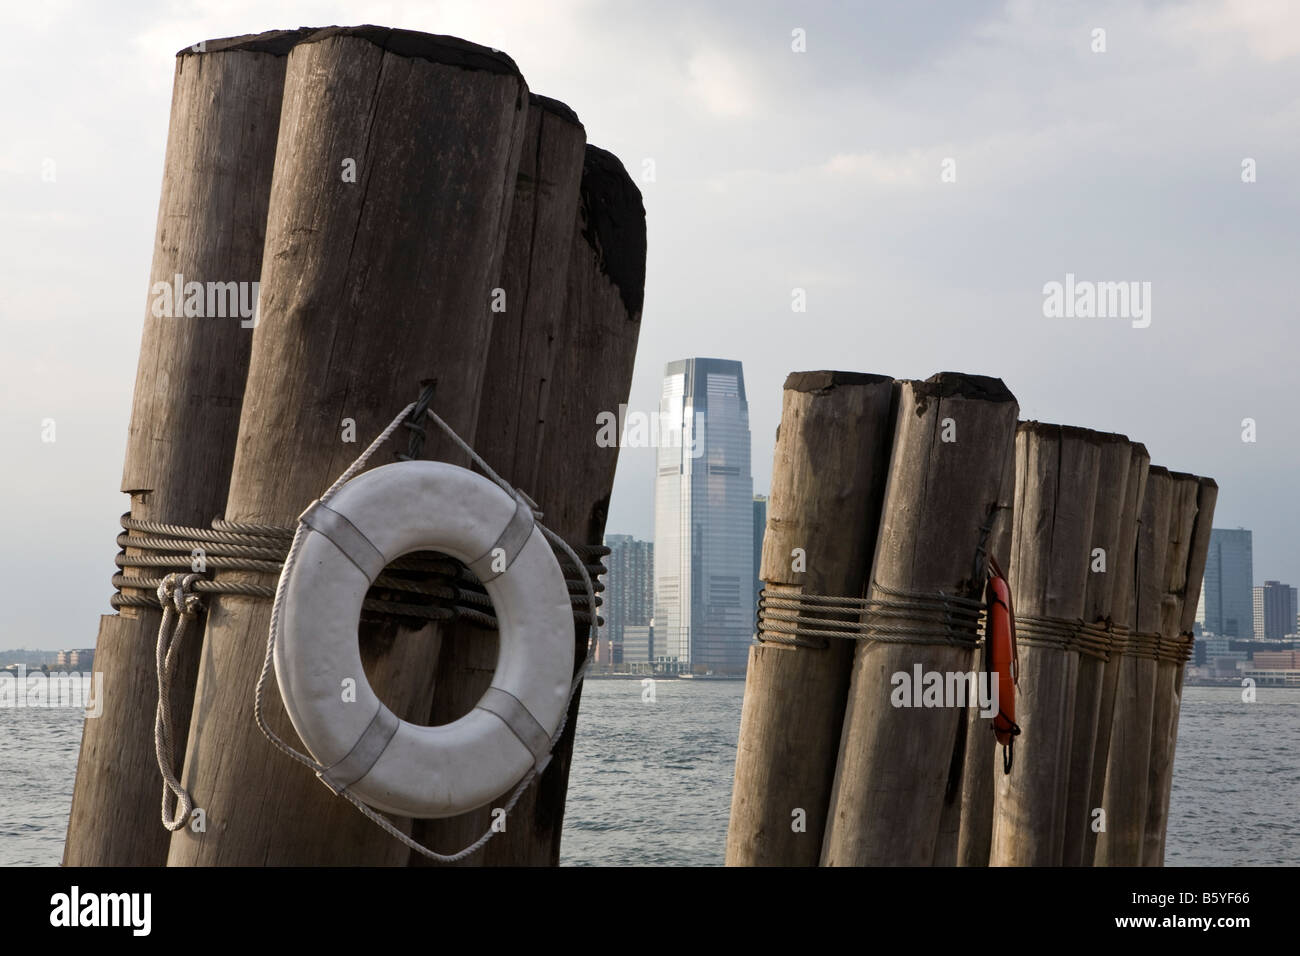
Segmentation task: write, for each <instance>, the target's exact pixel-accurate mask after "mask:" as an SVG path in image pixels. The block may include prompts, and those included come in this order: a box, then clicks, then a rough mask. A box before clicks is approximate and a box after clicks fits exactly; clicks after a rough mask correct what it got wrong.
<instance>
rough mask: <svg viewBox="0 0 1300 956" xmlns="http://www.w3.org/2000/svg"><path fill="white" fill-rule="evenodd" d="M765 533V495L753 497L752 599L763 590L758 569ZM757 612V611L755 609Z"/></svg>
mask: <svg viewBox="0 0 1300 956" xmlns="http://www.w3.org/2000/svg"><path fill="white" fill-rule="evenodd" d="M766 531H767V495H754V597H755V600H757V598H758V592H759V591H761V590H763V579H762V578H761V577H759V569H760V568H761V567H762V563H763V534H764V533H765V532H766ZM755 610H757V609H755Z"/></svg>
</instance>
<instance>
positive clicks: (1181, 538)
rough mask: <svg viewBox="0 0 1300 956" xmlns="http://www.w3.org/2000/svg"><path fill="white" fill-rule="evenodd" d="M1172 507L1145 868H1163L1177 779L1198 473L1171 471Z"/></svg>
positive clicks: (1149, 765)
mask: <svg viewBox="0 0 1300 956" xmlns="http://www.w3.org/2000/svg"><path fill="white" fill-rule="evenodd" d="M1171 478H1172V480H1173V484H1172V488H1173V492H1172V494H1173V505H1172V507H1171V510H1170V521H1169V544H1168V548H1167V551H1166V555H1165V571H1164V576H1163V577H1164V594H1163V595H1162V599H1161V608H1160V637H1161V641H1162V645H1161V647H1162V652H1161V658H1160V660H1159V661H1158V662H1157V666H1156V693H1155V704H1154V708H1153V712H1152V717H1151V753H1150V756H1149V757H1148V763H1147V819H1146V824H1145V825H1144V827H1143V830H1142V865H1143V866H1159V865H1160V864H1161V860H1162V857H1163V847H1164V835H1165V811H1166V809H1167V808H1168V793H1169V788H1170V784H1171V782H1172V780H1173V772H1174V767H1173V759H1174V742H1175V738H1176V736H1177V733H1178V717H1177V714H1178V709H1177V704H1178V689H1177V683H1178V680H1177V678H1178V674H1179V673H1180V672H1181V671H1182V669H1183V664H1182V661H1181V660H1179V656H1180V651H1181V640H1180V631H1179V628H1180V626H1181V624H1182V617H1183V598H1184V596H1185V595H1186V593H1187V571H1188V563H1189V561H1190V557H1191V548H1192V534H1193V530H1194V528H1195V525H1196V503H1197V493H1198V491H1199V487H1200V482H1199V479H1198V478H1197V477H1196V476H1195V475H1188V474H1184V473H1181V472H1173V473H1171Z"/></svg>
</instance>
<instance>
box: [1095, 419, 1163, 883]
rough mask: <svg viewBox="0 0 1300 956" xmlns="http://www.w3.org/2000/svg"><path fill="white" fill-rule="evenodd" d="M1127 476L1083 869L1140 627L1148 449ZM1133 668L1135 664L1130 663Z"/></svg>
mask: <svg viewBox="0 0 1300 956" xmlns="http://www.w3.org/2000/svg"><path fill="white" fill-rule="evenodd" d="M1129 452H1130V455H1129V466H1128V476H1127V480H1126V481H1125V483H1124V500H1123V505H1122V508H1121V510H1120V518H1119V534H1118V536H1117V538H1116V545H1115V552H1114V556H1113V561H1112V562H1111V564H1110V568H1111V570H1110V572H1108V573H1110V574H1112V575H1113V577H1112V579H1111V588H1112V590H1111V598H1110V604H1111V620H1112V622H1113V623H1114V625H1115V626H1116V628H1117V630H1116V632H1115V635H1114V644H1113V645H1112V646H1111V652H1110V660H1108V661H1107V662H1106V666H1105V667H1104V668H1103V670H1102V682H1101V693H1100V700H1099V702H1098V706H1097V739H1096V742H1095V744H1094V746H1093V758H1092V782H1091V785H1090V786H1089V790H1088V792H1089V796H1088V821H1087V823H1088V827H1087V831H1086V832H1085V834H1084V840H1085V842H1084V849H1083V854H1082V863H1083V865H1085V866H1086V865H1091V864H1092V863H1093V862H1094V861H1095V859H1096V850H1097V836H1098V834H1099V833H1100V830H1099V829H1098V827H1099V826H1101V825H1104V820H1100V819H1098V818H1095V811H1096V810H1097V809H1098V808H1101V806H1102V799H1103V796H1104V794H1105V786H1106V762H1107V759H1108V757H1109V755H1110V740H1111V728H1112V721H1113V720H1114V715H1115V691H1116V688H1117V686H1118V683H1119V673H1120V669H1121V666H1122V661H1123V658H1124V654H1125V653H1126V651H1127V646H1128V644H1127V642H1128V634H1129V633H1130V632H1131V631H1132V630H1133V629H1135V628H1136V626H1137V619H1136V616H1135V615H1136V613H1137V606H1136V603H1135V598H1136V595H1135V593H1134V582H1135V579H1136V573H1137V569H1136V562H1137V534H1138V517H1139V515H1140V513H1141V510H1142V502H1143V500H1144V498H1145V496H1146V486H1147V470H1148V468H1149V467H1150V464H1151V456H1150V455H1149V454H1148V453H1147V450H1146V446H1144V445H1141V444H1139V443H1136V442H1133V443H1131V444H1130V448H1129ZM1128 666H1129V667H1131V666H1132V662H1130V663H1129V665H1128Z"/></svg>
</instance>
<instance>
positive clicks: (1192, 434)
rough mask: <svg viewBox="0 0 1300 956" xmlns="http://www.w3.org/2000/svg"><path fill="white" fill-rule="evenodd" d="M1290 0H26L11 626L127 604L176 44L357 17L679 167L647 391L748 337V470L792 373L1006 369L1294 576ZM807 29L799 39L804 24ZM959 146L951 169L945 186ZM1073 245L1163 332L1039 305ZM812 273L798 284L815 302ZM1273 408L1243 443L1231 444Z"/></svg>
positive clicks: (648, 323) (656, 211)
mask: <svg viewBox="0 0 1300 956" xmlns="http://www.w3.org/2000/svg"><path fill="white" fill-rule="evenodd" d="M1290 7H1291V8H1290V9H1288V4H1286V3H1285V2H1281V0H1279V2H1273V0H1253V2H1243V3H1240V4H1233V3H1223V2H1219V0H1213V2H1192V3H1185V4H1174V3H1170V4H1161V3H1149V4H1135V3H1132V2H1118V3H1105V2H1099V3H1088V4H1072V3H1059V2H1054V3H1046V2H1045V3H1032V2H1012V3H975V2H952V3H946V4H933V5H931V4H923V3H915V2H914V3H903V2H900V3H854V4H849V3H843V4H838V3H822V4H797V3H775V2H761V3H754V2H746V3H730V4H724V3H720V2H705V0H670V2H655V3H650V2H648V0H642V2H613V0H605V2H602V0H547V2H545V3H535V2H530V0H519V2H492V0H466V2H457V3H436V2H428V3H364V2H363V3H325V2H301V3H277V2H275V0H257V2H249V0H203V2H171V3H150V2H138V3H136V2H122V3H114V4H98V3H91V2H84V0H83V2H79V3H74V2H66V0H42V2H40V3H28V4H15V5H10V6H9V7H7V8H6V11H5V17H6V25H5V27H6V28H5V30H4V31H3V35H0V89H3V90H4V95H3V99H2V103H3V105H2V106H0V129H2V130H3V135H2V136H0V224H2V226H3V228H0V329H2V330H3V335H4V345H3V351H2V352H0V354H2V355H3V368H0V390H3V391H2V392H0V394H2V395H3V404H2V405H0V447H3V448H4V467H3V468H2V469H0V490H3V492H4V494H3V501H4V502H5V504H6V505H7V507H8V514H7V515H6V521H5V547H4V548H3V551H2V552H0V579H3V581H4V586H3V589H2V591H0V597H2V599H0V647H13V646H28V647H48V648H54V647H77V646H87V645H89V644H91V643H92V642H93V639H94V635H95V631H96V616H97V615H98V614H100V613H105V612H107V611H108V597H109V595H110V594H111V591H112V589H111V586H110V585H109V577H110V575H111V574H112V572H113V563H112V558H113V555H114V553H115V552H116V550H117V549H116V545H115V544H114V541H113V539H114V537H115V535H116V533H117V530H118V529H117V516H118V515H119V514H120V513H121V512H122V511H124V510H126V506H127V500H126V498H125V497H124V496H123V495H121V494H120V493H119V492H118V486H119V480H120V477H121V467H122V455H123V451H124V448H125V437H126V426H127V417H128V414H129V411H130V400H131V389H132V386H133V384H134V380H135V368H136V353H137V350H138V347H139V340H140V328H141V323H142V320H143V316H144V307H145V296H146V291H147V289H146V286H147V281H148V277H149V263H150V257H151V255H152V249H153V237H154V227H155V218H156V214H157V203H158V194H159V188H160V185H161V174H162V160H163V149H164V146H165V142H166V132H167V118H168V109H169V102H170V92H171V82H172V74H173V56H174V54H175V51H176V50H178V49H179V48H181V47H182V46H186V45H189V44H191V43H194V42H196V41H198V40H201V39H205V38H212V37H220V36H229V35H233V34H240V33H251V32H257V31H261V30H268V29H275V28H284V27H296V26H300V25H311V26H325V25H328V24H334V23H341V24H355V23H378V24H382V25H386V26H394V27H404V28H408V29H415V30H425V31H429V32H434V33H450V34H455V35H458V36H462V37H465V38H467V39H470V40H473V41H476V42H478V43H483V44H486V45H489V46H494V47H497V48H499V49H502V50H504V51H505V52H507V53H509V54H510V55H511V56H512V57H514V59H515V60H516V62H517V63H518V64H519V66H520V68H521V70H522V71H523V73H524V76H525V77H526V79H527V81H528V83H529V86H530V88H531V89H532V90H534V91H535V92H539V93H544V94H546V95H548V96H552V97H556V98H559V99H561V100H564V101H565V102H567V103H568V104H569V105H570V106H572V107H573V108H574V109H575V110H576V111H577V112H578V114H579V116H580V117H581V118H582V120H583V122H584V124H585V126H586V128H587V135H588V139H589V141H590V142H592V143H595V144H597V145H600V146H603V147H605V148H607V149H610V150H612V151H613V152H615V153H616V154H617V155H618V156H620V157H621V158H622V159H623V161H624V163H625V164H626V165H627V167H628V169H629V170H630V171H631V172H632V173H633V174H634V175H639V174H640V172H641V170H642V169H643V161H644V160H645V159H653V160H654V167H655V173H656V179H655V181H654V182H642V183H641V188H642V191H643V193H644V196H645V205H646V211H647V216H648V222H649V261H648V268H647V276H646V299H645V313H644V321H643V326H642V333H641V343H640V351H639V354H638V357H637V363H636V375H635V379H634V382H633V389H632V407H633V408H634V409H643V410H653V409H654V408H655V407H656V402H657V397H658V388H659V379H660V376H661V375H662V371H663V366H664V364H665V363H666V362H668V361H671V360H673V359H678V358H685V357H690V356H712V357H719V358H733V359H740V360H741V361H742V362H743V363H744V368H745V380H746V386H747V389H748V393H749V402H750V417H751V423H752V427H753V449H754V485H755V490H756V491H759V492H764V491H766V490H767V486H768V481H769V476H770V473H771V458H772V447H773V438H774V432H775V428H776V425H777V421H778V418H779V414H780V402H781V384H782V381H783V380H784V377H785V375H786V373H788V372H790V371H792V370H796V369H816V368H848V369H855V370H861V371H868V372H879V373H887V374H890V375H893V376H896V377H900V378H902V377H909V378H923V377H925V376H928V375H930V374H932V373H933V372H936V371H939V370H946V369H952V370H958V371H968V372H979V373H983V374H988V375H997V376H1000V377H1002V378H1003V379H1004V380H1005V381H1006V383H1007V384H1008V385H1009V386H1010V388H1011V389H1012V391H1013V392H1014V393H1015V394H1016V396H1017V398H1018V399H1019V402H1020V409H1021V417H1022V418H1037V419H1040V420H1044V421H1056V422H1065V423H1069V424H1075V425H1083V426H1087V427H1091V428H1098V429H1104V430H1108V431H1119V432H1123V433H1125V434H1127V435H1129V436H1130V437H1132V438H1134V439H1136V440H1140V441H1142V442H1144V443H1145V444H1146V445H1147V447H1148V448H1149V449H1150V451H1151V455H1152V460H1153V463H1155V464H1161V465H1166V466H1168V467H1171V468H1174V469H1177V470H1182V471H1192V472H1196V473H1198V474H1206V475H1211V476H1213V477H1215V478H1216V479H1217V480H1218V481H1219V484H1220V486H1221V491H1220V495H1219V503H1218V510H1217V513H1216V517H1215V525H1216V526H1218V527H1237V526H1243V527H1247V528H1252V529H1253V530H1254V532H1255V565H1254V567H1255V579H1256V582H1257V583H1259V582H1262V581H1263V580H1264V579H1265V578H1266V577H1267V578H1280V579H1282V580H1284V581H1287V582H1289V583H1292V584H1295V583H1298V582H1300V547H1297V538H1298V536H1300V514H1298V512H1300V509H1298V508H1297V506H1296V496H1297V492H1296V487H1297V484H1298V482H1300V451H1298V449H1300V425H1298V424H1297V420H1296V416H1297V404H1298V403H1297V395H1296V383H1297V377H1298V376H1297V371H1296V367H1297V360H1298V357H1297V349H1296V345H1297V338H1298V336H1297V332H1296V331H1295V326H1296V311H1297V301H1298V300H1300V296H1298V294H1297V293H1298V291H1300V290H1298V288H1297V287H1298V286H1300V268H1297V263H1298V261H1300V255H1298V253H1300V248H1298V245H1297V223H1300V217H1298V216H1297V213H1298V212H1300V209H1298V208H1297V207H1298V206H1300V187H1298V186H1297V170H1300V139H1298V137H1300V4H1295V5H1290ZM796 29H801V30H803V31H805V35H806V52H803V53H797V52H794V51H793V50H792V49H791V45H792V31H794V30H796ZM1097 29H1103V30H1104V31H1105V47H1106V49H1105V52H1102V53H1098V52H1093V49H1092V48H1093V46H1094V45H1095V43H1096V40H1095V36H1096V34H1094V31H1095V30H1097ZM947 159H951V160H953V165H952V166H951V167H950V168H953V169H955V172H956V180H955V182H943V181H941V173H942V171H943V168H944V166H943V164H944V162H945V160H947ZM1246 159H1252V160H1254V162H1255V169H1256V174H1257V181H1256V182H1254V183H1243V181H1242V164H1243V161H1244V160H1246ZM46 160H53V163H54V165H53V169H54V170H55V177H54V180H55V181H54V182H44V181H42V175H41V174H42V169H43V164H44V163H45V161H46ZM1066 273H1073V274H1075V275H1076V276H1077V277H1078V279H1080V280H1094V281H1138V282H1150V283H1151V303H1150V305H1151V315H1150V318H1151V322H1150V326H1149V327H1147V328H1134V327H1133V323H1132V322H1131V321H1129V320H1126V319H1123V318H1086V319H1085V318H1046V317H1044V309H1043V300H1044V296H1043V287H1044V284H1045V283H1049V282H1052V281H1058V282H1063V281H1064V279H1065V276H1066ZM795 288H802V289H805V290H806V295H807V312H806V313H804V314H799V315H796V314H794V313H792V311H791V295H792V290H793V289H795ZM1248 417H1249V418H1253V419H1255V421H1256V423H1257V437H1258V440H1257V441H1256V442H1255V443H1244V442H1243V441H1242V440H1241V435H1242V420H1243V419H1244V418H1248ZM47 418H53V419H54V420H55V422H56V436H57V440H56V441H55V442H53V443H46V442H42V440H41V428H42V421H43V420H44V419H47ZM653 454H654V453H653V451H652V450H624V452H623V458H622V460H621V462H620V468H619V475H618V480H617V484H616V487H615V493H614V500H613V504H612V511H611V516H610V521H609V530H610V531H613V532H625V533H632V534H635V535H637V536H639V537H650V535H651V529H652V527H653V516H652V505H651V501H652V498H651V490H652V483H653V471H654V462H653Z"/></svg>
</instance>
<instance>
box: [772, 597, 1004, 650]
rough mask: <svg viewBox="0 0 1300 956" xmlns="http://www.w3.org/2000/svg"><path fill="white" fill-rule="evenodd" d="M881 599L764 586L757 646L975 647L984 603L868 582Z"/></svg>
mask: <svg viewBox="0 0 1300 956" xmlns="http://www.w3.org/2000/svg"><path fill="white" fill-rule="evenodd" d="M871 593H872V594H877V595H886V596H885V597H872V598H849V597H831V596H826V595H820V594H803V593H800V592H799V591H798V590H797V588H796V586H792V585H780V584H767V585H766V586H765V587H764V588H763V589H762V590H761V591H760V592H759V598H758V633H757V640H758V641H760V642H762V643H768V642H771V643H774V644H787V645H790V646H793V647H811V648H817V649H820V650H824V649H825V648H827V647H829V646H830V640H829V639H830V638H841V639H846V640H856V641H875V642H877V643H880V644H947V645H953V646H957V647H972V648H973V647H976V646H978V645H979V640H980V638H979V634H980V630H981V626H982V622H983V611H984V602H983V601H978V600H975V599H974V598H965V597H960V596H959V595H955V594H945V593H943V592H941V591H909V590H905V589H902V588H889V587H885V586H884V585H882V584H880V583H879V582H874V581H873V582H872V584H871Z"/></svg>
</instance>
